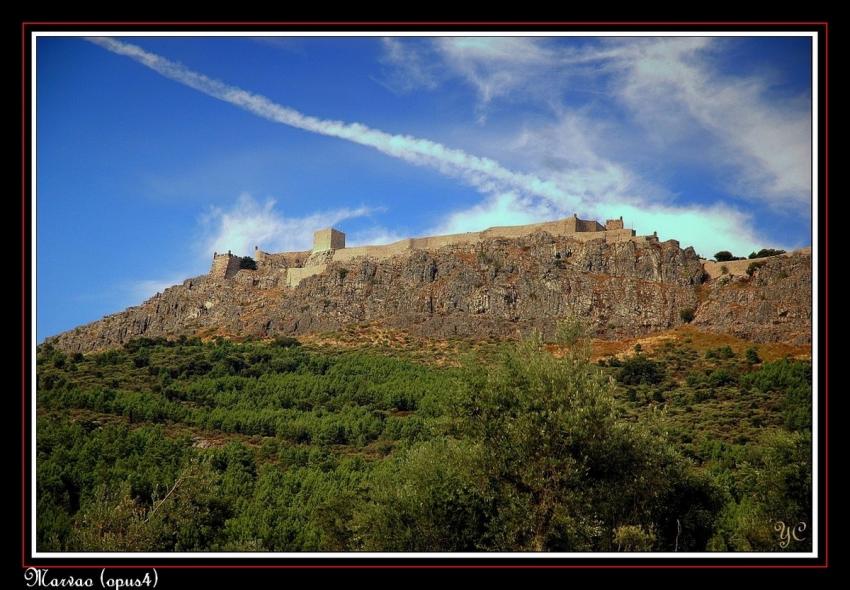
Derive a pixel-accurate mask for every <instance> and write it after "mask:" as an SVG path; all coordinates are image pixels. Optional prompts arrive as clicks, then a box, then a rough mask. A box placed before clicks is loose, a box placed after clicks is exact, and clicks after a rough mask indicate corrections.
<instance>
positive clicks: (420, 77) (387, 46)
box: [381, 37, 438, 93]
mask: <svg viewBox="0 0 850 590" xmlns="http://www.w3.org/2000/svg"><path fill="white" fill-rule="evenodd" d="M381 44H382V46H383V50H384V51H383V55H382V56H381V61H382V62H383V63H384V64H386V65H387V66H389V67H388V68H387V71H386V72H385V76H384V80H382V84H384V85H385V86H387V87H388V88H390V90H392V91H394V92H397V93H405V92H410V91H411V90H414V89H417V88H426V89H429V90H431V89H434V88H436V87H437V79H438V73H437V71H436V68H435V64H434V62H433V61H432V59H431V56H430V55H428V52H427V50H426V49H423V48H421V47H419V46H417V45H415V44H414V42H412V41H410V40H408V41H406V42H404V43H402V42H401V41H399V40H398V39H396V38H394V37H384V38H383V39H381Z"/></svg>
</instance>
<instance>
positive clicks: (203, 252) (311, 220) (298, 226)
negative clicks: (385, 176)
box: [199, 194, 375, 260]
mask: <svg viewBox="0 0 850 590" xmlns="http://www.w3.org/2000/svg"><path fill="white" fill-rule="evenodd" d="M275 203H276V202H275V200H274V199H267V200H266V201H265V202H263V203H260V202H258V201H257V200H256V199H254V198H253V197H252V196H251V195H249V194H242V195H240V196H239V198H238V199H237V200H236V203H235V204H234V205H233V207H231V208H230V209H227V210H225V209H222V208H220V207H214V208H212V209H210V211H208V212H207V213H206V214H205V215H204V216H203V218H202V220H201V223H202V228H203V233H204V237H203V239H202V241H201V243H202V247H201V249H200V252H199V255H200V256H201V257H202V258H204V259H207V260H209V259H211V258H212V255H213V252H219V253H221V252H227V251H228V250H230V251H232V252H233V253H234V254H237V255H240V256H246V255H247V256H251V255H253V252H254V246H259V248H260V249H261V250H263V251H266V252H292V251H299V250H309V249H310V248H311V247H312V244H313V232H314V231H316V230H317V229H320V228H323V227H329V226H332V225H336V224H338V223H339V222H341V221H344V220H346V219H354V218H357V217H363V216H365V215H368V214H369V213H372V212H374V211H375V209H370V208H368V207H358V208H354V209H349V208H342V209H333V210H330V211H321V212H316V213H311V214H310V215H305V216H300V217H287V216H284V215H282V214H281V213H279V212H278V211H277V210H276V209H275Z"/></svg>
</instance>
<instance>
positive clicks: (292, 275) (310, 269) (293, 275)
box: [286, 264, 328, 287]
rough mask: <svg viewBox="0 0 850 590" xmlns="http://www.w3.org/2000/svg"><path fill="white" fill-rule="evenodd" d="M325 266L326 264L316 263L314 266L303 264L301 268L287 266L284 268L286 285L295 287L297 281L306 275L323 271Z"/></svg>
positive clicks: (309, 275) (310, 275)
mask: <svg viewBox="0 0 850 590" xmlns="http://www.w3.org/2000/svg"><path fill="white" fill-rule="evenodd" d="M327 267H328V265H327V264H316V265H315V266H305V267H303V268H289V269H287V270H286V286H287V287H297V286H298V283H300V282H301V281H303V280H304V279H306V278H307V277H312V276H313V275H317V274H321V273H323V272H324V271H325V269H326V268H327Z"/></svg>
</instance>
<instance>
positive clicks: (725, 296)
mask: <svg viewBox="0 0 850 590" xmlns="http://www.w3.org/2000/svg"><path fill="white" fill-rule="evenodd" d="M761 262H764V264H763V265H761V266H758V267H757V268H754V270H753V272H752V276H733V275H724V276H721V277H718V278H717V279H714V280H712V281H711V283H710V285H711V289H710V290H709V291H708V297H707V298H706V299H705V300H704V301H703V302H702V304H700V306H699V307H698V309H697V312H696V317H695V318H694V322H693V323H694V325H696V326H698V327H701V328H703V329H706V330H709V331H712V332H723V333H727V334H733V335H735V336H738V337H740V338H744V339H747V340H753V341H756V342H786V343H788V344H808V343H811V341H812V257H811V255H810V254H807V253H801V254H792V255H791V256H773V257H771V258H765V259H762V261H761ZM750 264H752V263H750ZM757 264H758V263H757Z"/></svg>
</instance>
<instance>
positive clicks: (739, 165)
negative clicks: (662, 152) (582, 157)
mask: <svg viewBox="0 0 850 590" xmlns="http://www.w3.org/2000/svg"><path fill="white" fill-rule="evenodd" d="M618 43H619V44H620V45H621V47H620V51H618V52H617V63H616V64H615V65H616V67H617V68H618V69H620V70H621V76H620V77H619V78H617V80H616V82H615V84H616V85H617V87H618V96H619V97H620V99H621V100H622V101H623V102H624V103H625V104H626V105H627V106H628V107H629V108H630V109H631V110H632V111H633V112H634V113H635V114H636V116H637V117H638V120H639V121H641V122H642V123H643V125H644V128H645V129H646V130H651V131H652V132H653V135H654V137H656V138H658V139H661V140H662V141H663V142H664V143H665V144H666V145H669V144H671V143H674V142H675V141H676V139H678V138H679V137H680V136H681V135H682V134H684V133H691V134H693V133H695V132H699V131H701V132H702V133H707V134H710V137H706V138H704V141H702V142H701V143H702V144H703V145H705V146H708V147H709V148H710V151H709V152H708V153H707V154H706V157H707V158H709V159H713V160H715V161H721V162H723V163H724V164H725V165H727V166H730V167H733V168H736V169H737V178H736V182H735V186H734V188H736V189H737V190H739V191H741V192H742V193H743V194H744V195H746V196H749V197H750V198H755V199H758V200H768V201H770V202H773V203H774V204H779V205H791V206H806V207H807V206H808V204H809V202H810V200H811V172H812V171H811V112H810V106H809V103H808V102H807V101H805V100H801V99H799V98H797V99H793V100H779V99H772V98H770V97H769V93H768V90H769V85H768V81H767V79H766V78H763V77H759V76H747V77H740V76H729V75H723V74H721V73H720V72H718V71H716V69H715V68H714V67H712V65H711V64H712V61H711V59H710V58H711V57H712V50H714V49H715V46H716V44H717V42H716V41H714V40H711V39H705V38H702V39H699V38H697V39H687V40H684V39H663V40H652V41H645V42H635V41H633V40H632V41H629V42H622V41H620V42H618Z"/></svg>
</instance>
